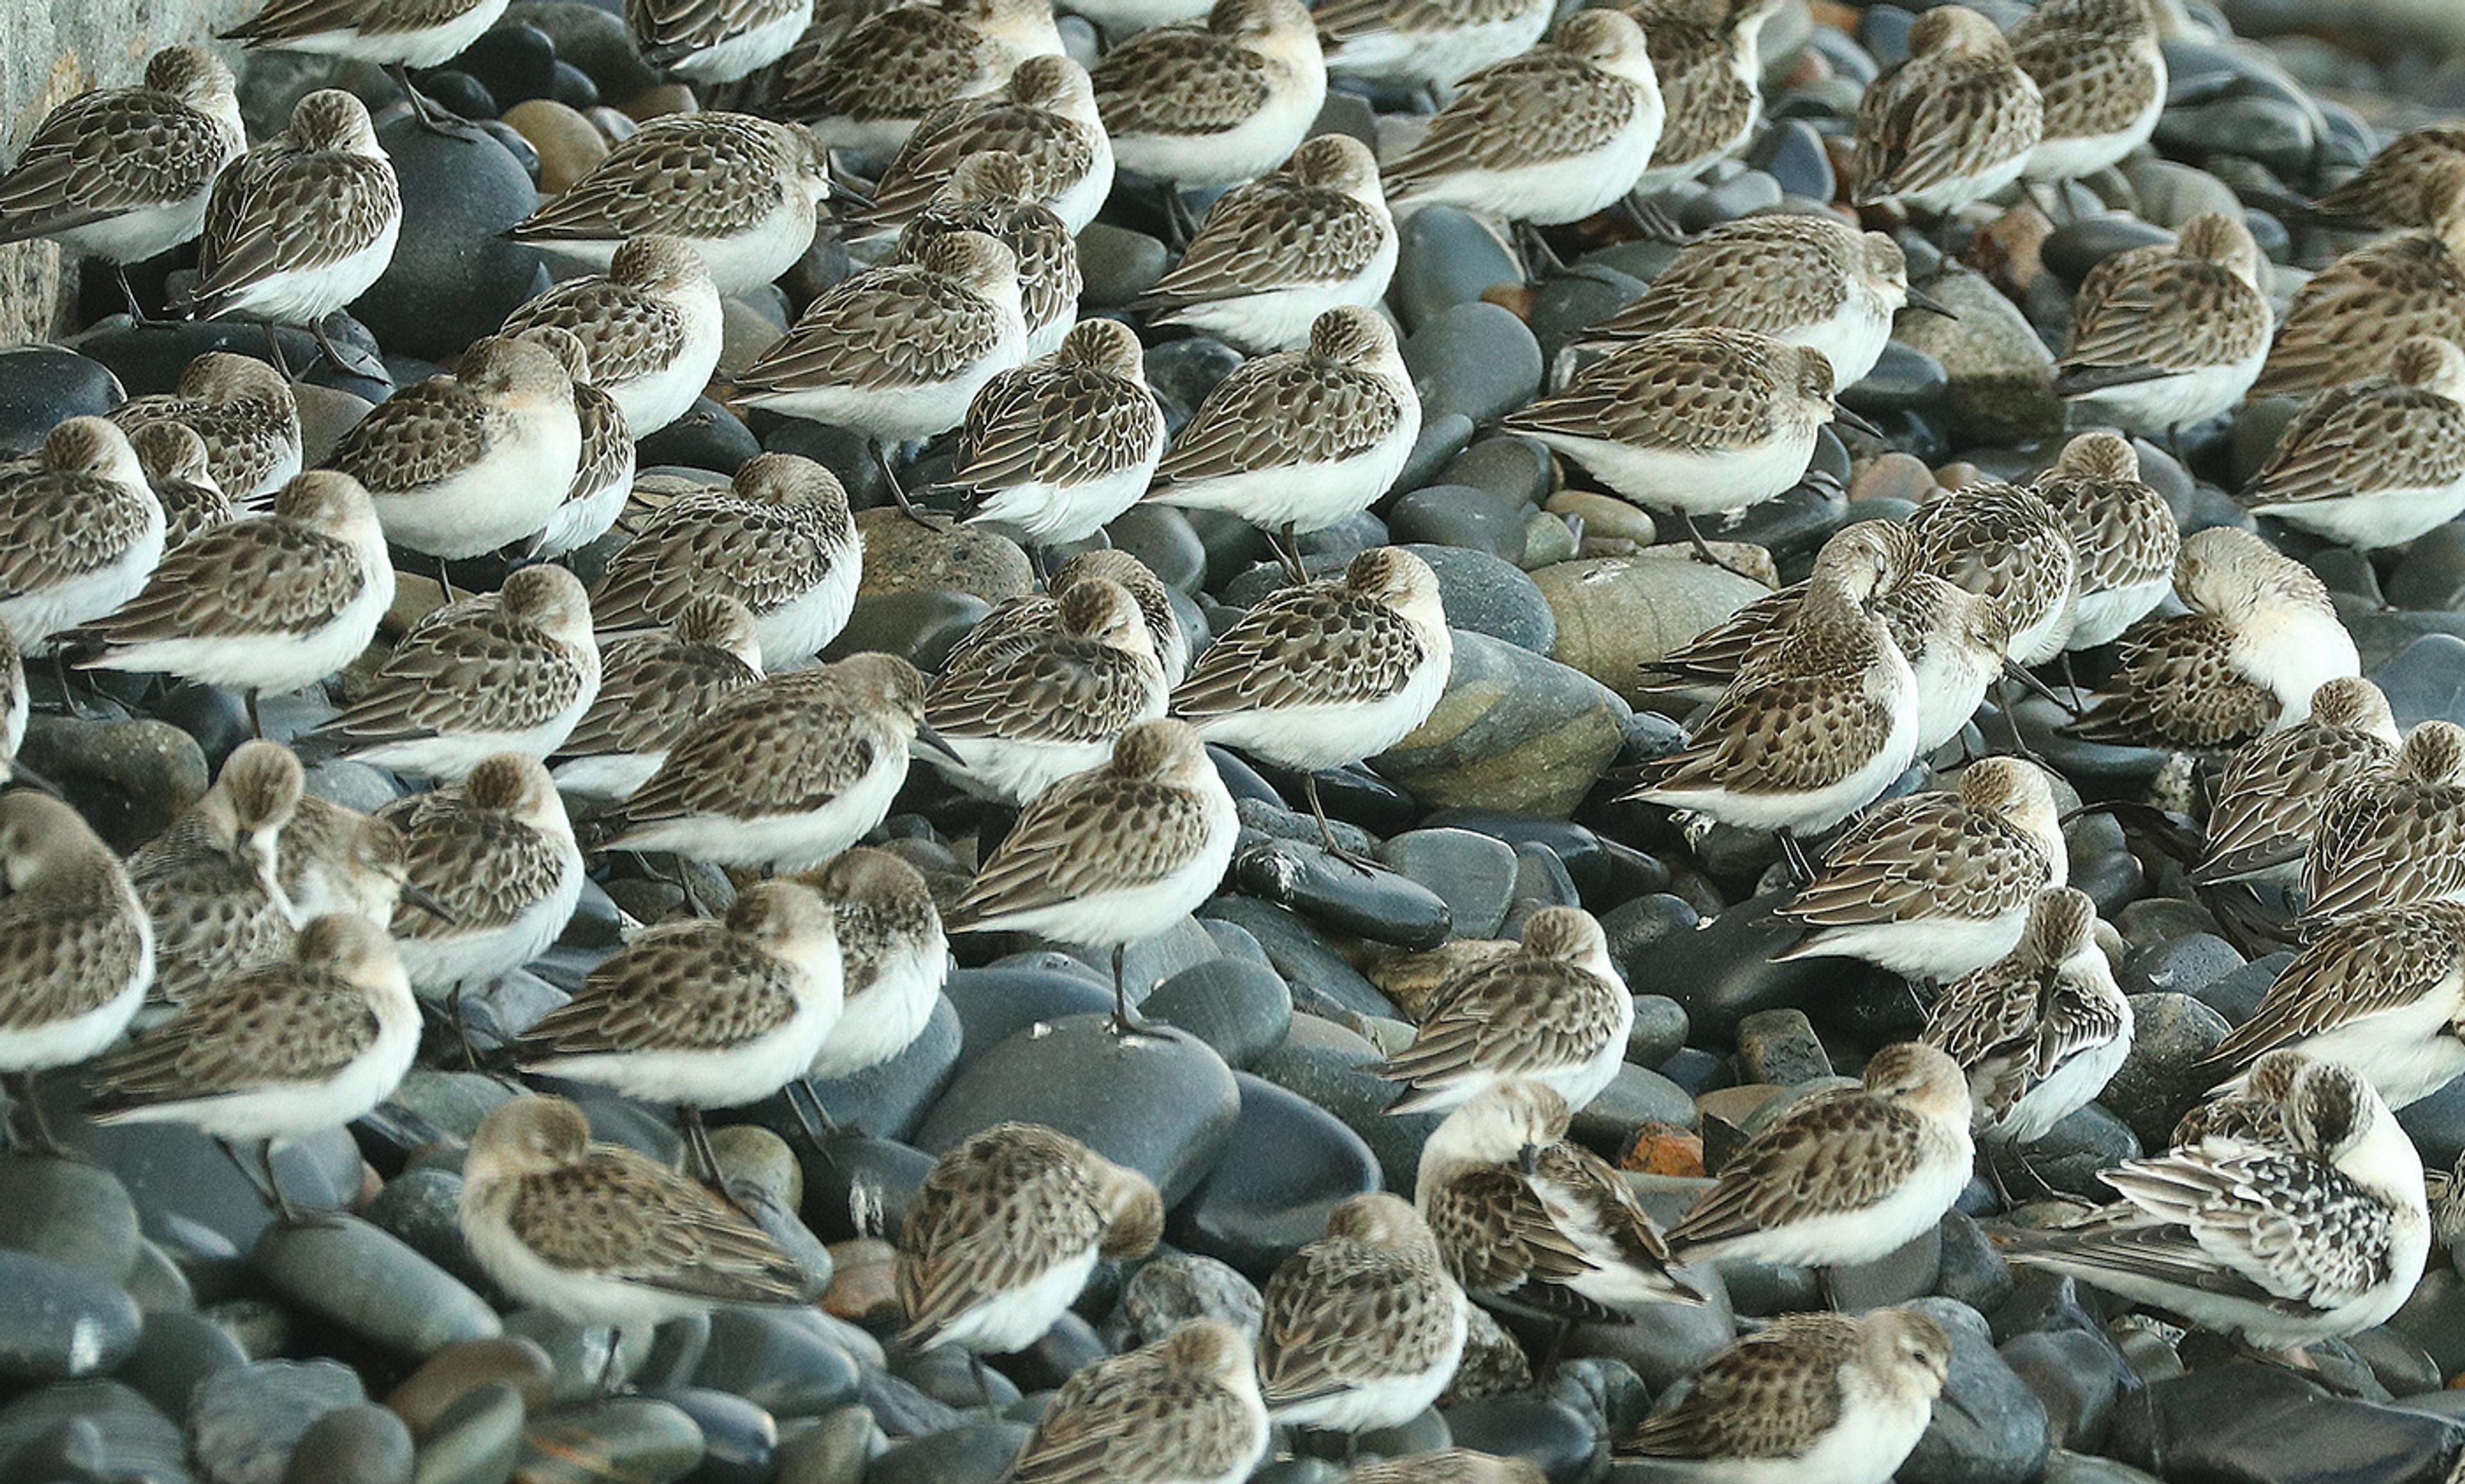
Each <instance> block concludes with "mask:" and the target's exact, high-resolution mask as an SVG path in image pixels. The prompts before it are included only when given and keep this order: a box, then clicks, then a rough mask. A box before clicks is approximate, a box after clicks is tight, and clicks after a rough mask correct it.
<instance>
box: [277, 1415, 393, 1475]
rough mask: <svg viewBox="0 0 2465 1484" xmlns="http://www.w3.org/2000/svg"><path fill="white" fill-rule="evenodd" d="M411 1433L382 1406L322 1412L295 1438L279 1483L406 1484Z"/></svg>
mask: <svg viewBox="0 0 2465 1484" xmlns="http://www.w3.org/2000/svg"><path fill="white" fill-rule="evenodd" d="M282 1484H411V1429H409V1428H406V1427H404V1426H403V1425H402V1419H401V1418H399V1417H397V1416H395V1415H394V1414H393V1413H391V1412H389V1411H387V1410H386V1409H385V1408H384V1407H382V1406H345V1407H342V1408H340V1409H338V1410H335V1411H330V1412H327V1413H326V1414H325V1415H324V1416H322V1417H320V1418H318V1419H317V1420H316V1421H315V1422H314V1423H311V1424H310V1425H309V1427H308V1430H307V1431H305V1432H303V1433H301V1434H300V1441H299V1443H298V1445H297V1446H296V1447H294V1448H293V1449H292V1451H291V1462H290V1463H289V1465H288V1466H286V1467H285V1468H284V1470H283V1472H282Z"/></svg>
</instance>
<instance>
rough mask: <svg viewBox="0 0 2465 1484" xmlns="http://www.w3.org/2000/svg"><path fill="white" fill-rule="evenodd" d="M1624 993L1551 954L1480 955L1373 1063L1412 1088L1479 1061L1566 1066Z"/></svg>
mask: <svg viewBox="0 0 2465 1484" xmlns="http://www.w3.org/2000/svg"><path fill="white" fill-rule="evenodd" d="M1625 993H1626V991H1625V989H1624V988H1623V987H1621V986H1616V985H1611V984H1609V983H1606V982H1605V981H1603V980H1601V979H1599V978H1597V977H1595V976H1594V975H1592V974H1590V973H1588V972H1587V971H1585V970H1583V969H1581V968H1578V967H1576V966H1575V965H1573V964H1571V963H1562V962H1560V961H1558V960H1555V959H1544V958H1542V957H1540V956H1538V955H1535V954H1529V953H1520V952H1519V953H1506V954H1500V955H1499V956H1498V957H1496V958H1491V959H1484V960H1482V961H1481V962H1479V963H1476V964H1474V965H1473V966H1472V967H1470V968H1467V969H1465V970H1464V971H1462V972H1461V973H1459V974H1457V975H1456V976H1455V978H1454V979H1452V980H1451V981H1449V982H1448V983H1447V984H1445V985H1444V986H1440V988H1439V990H1438V993H1437V997H1436V1000H1435V1003H1433V1004H1432V1007H1431V1008H1430V1012H1429V1013H1428V1014H1427V1015H1426V1016H1424V1017H1423V1018H1422V1021H1421V1025H1420V1030H1418V1032H1417V1033H1415V1034H1414V1036H1413V1038H1412V1044H1411V1045H1410V1046H1409V1047H1406V1048H1405V1049H1404V1050H1403V1051H1401V1052H1396V1053H1395V1054H1394V1055H1393V1056H1391V1057H1389V1058H1388V1059H1387V1060H1386V1061H1385V1062H1383V1063H1380V1064H1378V1065H1377V1066H1376V1067H1375V1068H1374V1069H1373V1070H1375V1071H1376V1072H1377V1073H1378V1074H1379V1075H1380V1076H1383V1077H1387V1078H1388V1079H1389V1080H1392V1081H1398V1082H1404V1083H1408V1084H1410V1085H1411V1086H1413V1087H1414V1088H1416V1089H1417V1088H1420V1087H1424V1086H1427V1085H1429V1084H1432V1083H1440V1082H1445V1081H1448V1080H1451V1079H1453V1078H1455V1077H1459V1076H1462V1075H1464V1074H1467V1073H1469V1072H1471V1071H1473V1070H1475V1069H1481V1070H1485V1071H1488V1072H1492V1073H1495V1074H1498V1075H1499V1076H1502V1077H1509V1076H1518V1075H1521V1074H1526V1073H1530V1072H1535V1071H1546V1070H1548V1069H1551V1068H1557V1067H1566V1066H1572V1065H1575V1064H1577V1063H1580V1062H1584V1061H1588V1060H1589V1059H1590V1058H1591V1057H1592V1056H1593V1055H1594V1054H1595V1053H1596V1052H1598V1051H1599V1050H1600V1048H1601V1046H1602V1045H1603V1043H1604V1042H1605V1041H1606V1040H1607V1039H1608V1037H1609V1035H1610V1031H1611V1030H1613V1029H1614V1028H1615V1027H1616V1025H1617V1021H1618V1015H1619V1012H1620V1011H1621V1010H1622V1009H1624V1008H1626V1007H1625V1006H1624V1005H1623V1004H1622V1003H1621V997H1623V996H1624V995H1625Z"/></svg>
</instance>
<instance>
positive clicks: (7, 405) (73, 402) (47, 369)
mask: <svg viewBox="0 0 2465 1484" xmlns="http://www.w3.org/2000/svg"><path fill="white" fill-rule="evenodd" d="M126 400H127V393H125V392H123V391H122V390H121V388H120V382H119V379H118V378H117V377H115V376H113V375H112V374H111V370H110V368H109V367H107V366H105V365H103V364H102V363H101V362H100V361H94V360H90V359H88V358H87V357H85V356H82V355H79V354H78V353H77V352H76V351H73V350H64V349H61V348H60V347H59V346H57V345H15V346H11V347H10V348H9V349H6V350H0V454H10V455H11V456H14V455H15V454H23V453H26V452H28V451H29V450H32V449H33V448H35V447H37V446H38V445H40V444H41V443H42V441H43V435H44V434H45V433H48V432H51V431H52V428H53V426H54V425H55V424H57V423H61V422H65V421H67V420H68V419H69V418H72V417H81V416H93V415H100V414H101V413H104V412H108V411H110V410H112V409H113V408H115V407H118V406H119V405H120V404H121V403H122V402H124V401H126Z"/></svg>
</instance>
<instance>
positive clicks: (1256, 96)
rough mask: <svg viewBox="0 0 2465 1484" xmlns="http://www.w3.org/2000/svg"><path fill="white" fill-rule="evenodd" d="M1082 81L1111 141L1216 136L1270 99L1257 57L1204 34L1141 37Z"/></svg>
mask: <svg viewBox="0 0 2465 1484" xmlns="http://www.w3.org/2000/svg"><path fill="white" fill-rule="evenodd" d="M1087 80H1088V82H1089V83H1091V84H1092V85H1093V86H1094V87H1095V89H1096V111H1097V113H1098V114H1099V116H1100V117H1101V118H1102V119H1103V121H1104V128H1105V130H1106V131H1107V132H1109V133H1111V134H1114V135H1124V134H1221V133H1223V132H1225V131H1226V130H1228V129H1233V128H1236V127H1238V126H1239V125H1241V124H1243V123H1246V122H1249V121H1250V119H1251V117H1252V116H1253V115H1255V114H1256V113H1257V111H1258V110H1259V109H1260V108H1263V107H1265V106H1266V103H1267V99H1268V97H1269V96H1270V95H1271V93H1272V92H1273V87H1272V85H1271V84H1270V82H1269V80H1268V74H1267V64H1266V61H1265V60H1264V59H1263V58H1262V57H1260V56H1259V55H1257V54H1256V53H1255V52H1253V51H1251V50H1250V49H1248V48H1247V47H1244V46H1240V45H1238V44H1236V43H1234V42H1232V41H1228V40H1226V39H1225V38H1224V37H1222V36H1219V35H1216V34H1215V33H1213V32H1210V31H1209V30H1207V29H1206V28H1205V27H1204V26H1160V27H1157V28H1156V29H1155V30H1153V31H1145V32H1141V33H1139V34H1138V35H1136V36H1134V37H1132V38H1131V39H1130V40H1128V41H1127V42H1124V43H1123V44H1122V45H1121V46H1119V47H1117V48H1115V49H1114V50H1113V51H1111V52H1109V53H1106V54H1105V55H1104V57H1103V59H1102V60H1101V61H1099V62H1098V63H1097V64H1096V65H1095V66H1094V67H1093V68H1092V69H1090V70H1089V72H1088V74H1087Z"/></svg>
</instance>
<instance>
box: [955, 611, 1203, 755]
mask: <svg viewBox="0 0 2465 1484" xmlns="http://www.w3.org/2000/svg"><path fill="white" fill-rule="evenodd" d="M1163 689H1164V673H1163V672H1162V671H1161V670H1159V669H1157V668H1156V665H1155V663H1154V661H1153V660H1151V659H1147V658H1145V657H1144V656H1141V655H1137V654H1132V653H1127V652H1125V651H1122V650H1119V649H1115V648H1113V647H1112V646H1110V645H1105V644H1098V643H1096V642H1095V641H1093V640H1089V639H1071V638H1064V637H1061V636H1059V635H1054V636H1052V637H1049V638H1047V639H1046V640H1045V641H1044V642H1042V643H1041V644H1038V645H1035V646H1034V647H1033V648H1032V649H1030V650H1028V651H1026V652H1025V653H1018V654H1013V655H1011V656H1010V657H1009V658H1007V659H1003V660H1000V661H998V662H996V663H993V664H989V665H987V666H985V667H983V668H981V669H973V670H956V669H953V670H948V671H944V673H943V676H942V678H940V679H939V680H936V681H935V682H934V683H933V688H932V690H931V691H930V692H929V693H928V694H927V695H926V696H925V698H924V721H925V724H926V725H928V726H931V727H932V728H933V729H934V730H936V731H938V732H940V733H942V734H943V735H944V736H945V737H1000V738H1008V739H1011V740H1014V741H1022V742H1108V741H1110V740H1111V739H1113V738H1115V737H1119V736H1120V735H1121V733H1122V732H1124V731H1126V730H1127V729H1128V728H1129V727H1130V726H1131V725H1133V724H1134V723H1136V722H1139V721H1143V720H1148V719H1149V718H1151V717H1153V716H1155V715H1157V714H1158V712H1159V710H1160V707H1159V702H1160V701H1161V699H1162V693H1163Z"/></svg>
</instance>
